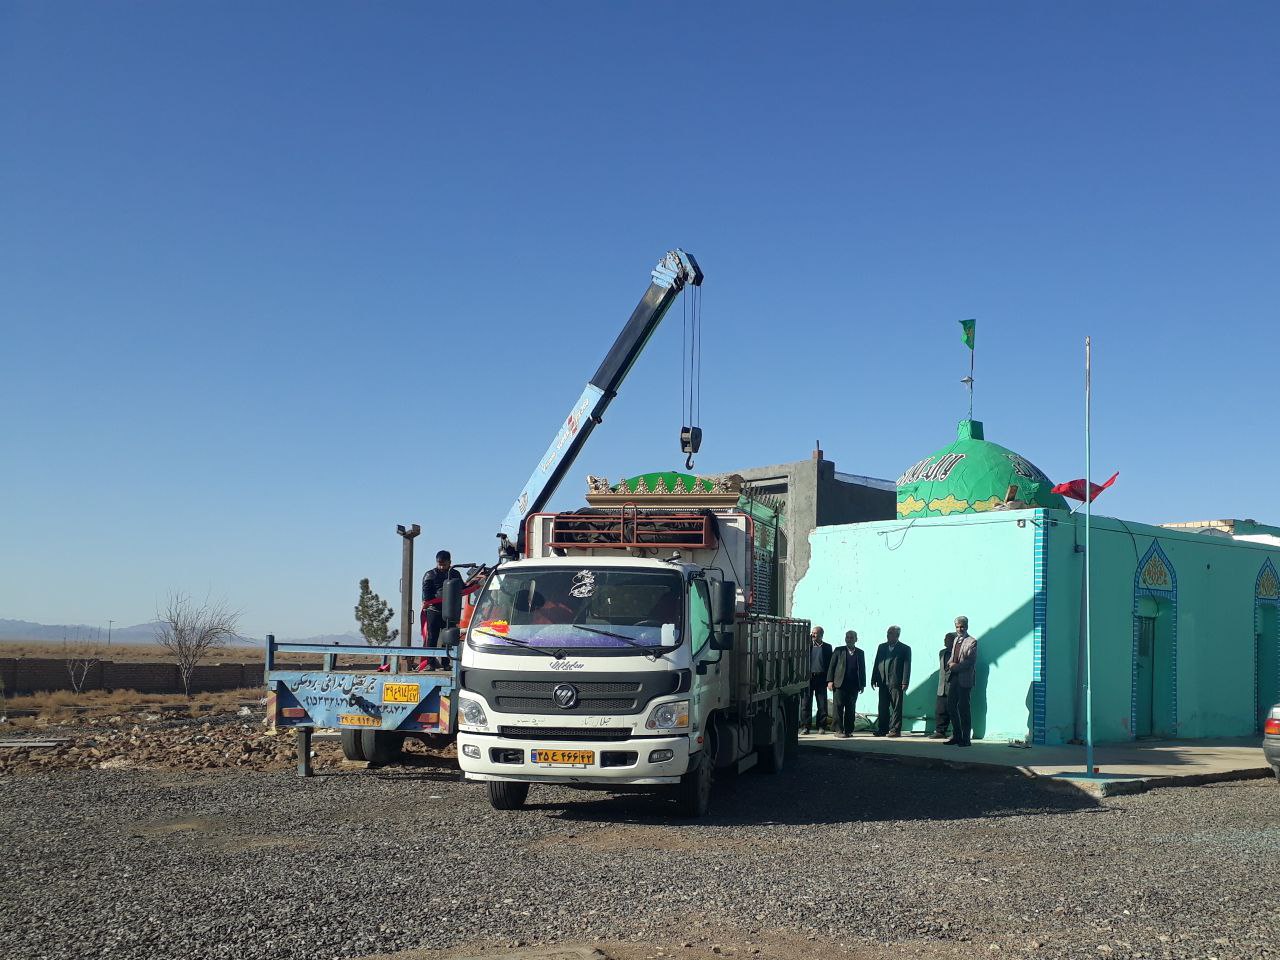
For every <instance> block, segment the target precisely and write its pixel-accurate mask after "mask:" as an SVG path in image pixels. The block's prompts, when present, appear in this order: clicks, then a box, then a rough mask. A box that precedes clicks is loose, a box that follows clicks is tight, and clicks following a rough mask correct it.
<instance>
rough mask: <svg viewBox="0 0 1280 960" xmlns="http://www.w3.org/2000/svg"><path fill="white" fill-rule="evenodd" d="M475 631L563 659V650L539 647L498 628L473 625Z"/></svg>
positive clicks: (552, 657)
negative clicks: (488, 628)
mask: <svg viewBox="0 0 1280 960" xmlns="http://www.w3.org/2000/svg"><path fill="white" fill-rule="evenodd" d="M472 630H473V631H474V632H475V633H487V634H488V635H489V636H491V637H497V638H498V639H499V640H503V641H505V642H507V643H511V644H515V645H516V646H517V647H524V648H525V649H526V650H537V651H538V653H542V654H546V655H547V656H548V657H550V658H551V659H552V660H563V659H564V651H563V650H548V649H547V648H546V647H538V646H535V645H534V644H532V643H526V642H525V641H523V640H517V639H516V638H515V637H509V636H507V635H506V634H505V633H498V632H497V631H496V630H486V629H485V628H484V627H473V628H472Z"/></svg>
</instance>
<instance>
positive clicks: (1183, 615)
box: [792, 421, 1280, 744]
mask: <svg viewBox="0 0 1280 960" xmlns="http://www.w3.org/2000/svg"><path fill="white" fill-rule="evenodd" d="M1051 488H1052V483H1051V482H1050V481H1049V479H1048V477H1046V476H1045V475H1044V474H1043V473H1042V472H1041V471H1040V470H1039V469H1038V468H1036V467H1035V466H1034V465H1033V464H1031V463H1030V461H1028V460H1026V459H1025V458H1024V457H1021V456H1019V455H1018V454H1016V453H1014V452H1013V451H1011V450H1008V449H1006V448H1004V447H1001V446H999V445H998V444H994V443H990V442H989V441H986V440H985V438H984V437H983V430H982V424H981V423H978V422H977V421H962V422H961V424H960V429H959V435H958V439H957V440H956V441H955V442H954V443H953V444H951V445H949V446H948V447H944V448H943V449H942V450H940V451H938V453H936V454H934V455H933V456H932V457H929V458H926V459H925V460H922V461H920V463H917V464H915V465H914V466H913V467H912V468H911V469H910V470H908V471H907V472H906V473H904V474H903V476H902V477H900V478H899V480H898V511H897V512H898V516H897V518H896V519H894V520H881V521H874V522H869V523H848V524H839V525H834V526H823V527H818V528H817V529H815V530H814V531H813V532H812V533H811V534H810V537H809V541H810V560H809V567H808V571H807V572H806V574H805V576H804V577H803V579H801V580H800V581H799V583H798V584H797V585H796V589H795V594H794V600H793V604H792V612H793V614H794V615H795V616H799V617H805V618H808V619H809V620H811V621H812V622H813V623H815V624H821V625H822V626H823V627H825V628H826V630H827V635H828V638H829V639H831V640H832V641H833V642H837V643H838V642H839V638H841V637H843V635H844V631H845V630H846V629H850V628H852V629H855V630H857V631H858V636H859V644H860V646H862V647H863V648H864V649H865V650H866V651H867V656H868V660H870V658H871V657H872V656H873V655H874V651H875V647H876V645H877V644H878V643H880V642H881V641H882V640H883V639H884V635H885V630H886V629H887V628H888V627H889V626H890V625H892V624H896V625H899V626H901V627H902V641H903V642H905V643H907V644H908V645H909V646H910V647H911V649H912V661H913V668H912V682H911V687H910V689H909V690H908V694H907V699H906V703H905V705H904V712H905V713H906V714H907V715H908V716H911V717H916V718H927V721H926V722H928V723H931V722H932V716H933V708H934V697H935V695H936V691H937V678H938V653H939V651H940V650H941V649H942V638H943V634H944V633H946V632H947V631H948V630H951V629H952V621H953V620H954V619H955V617H956V616H957V615H960V614H963V615H966V616H968V617H969V623H970V629H971V630H972V632H973V633H974V635H975V636H977V637H978V638H979V641H980V643H979V666H978V683H977V686H976V687H975V689H974V694H973V716H974V736H975V737H978V738H982V739H986V740H997V741H1000V740H1015V739H1016V740H1026V741H1028V742H1033V743H1045V744H1058V743H1065V742H1068V741H1071V740H1073V739H1079V738H1081V737H1082V736H1083V732H1084V722H1085V717H1084V697H1083V685H1082V679H1083V676H1084V633H1083V624H1082V616H1081V614H1082V606H1083V573H1084V516H1083V514H1082V513H1075V514H1073V513H1071V512H1070V510H1069V509H1068V508H1067V505H1066V503H1065V502H1064V501H1063V500H1062V498H1061V497H1060V496H1058V495H1057V494H1054V493H1052V489H1051ZM1103 502H1104V503H1105V499H1104V500H1103ZM1095 509H1096V507H1095ZM1091 543H1092V548H1093V560H1092V577H1091V596H1092V604H1093V617H1092V644H1091V652H1092V675H1093V697H1092V700H1093V730H1094V739H1095V740H1096V741H1097V742H1108V741H1124V740H1131V739H1135V738H1140V737H1160V738H1179V739H1184V738H1207V737H1239V736H1247V735H1249V734H1252V733H1254V732H1255V731H1257V730H1259V729H1260V727H1261V717H1262V714H1263V712H1264V711H1265V709H1266V708H1267V707H1269V706H1270V705H1271V704H1272V703H1274V702H1277V701H1280V575H1278V571H1280V546H1277V545H1275V544H1273V543H1267V542H1257V541H1254V540H1243V539H1237V538H1234V537H1231V536H1222V535H1214V536H1210V535H1205V534H1204V533H1199V532H1194V531H1193V530H1190V529H1171V528H1168V527H1158V526H1150V525H1147V524H1140V523H1131V522H1127V521H1124V520H1119V519H1114V518H1111V517H1102V516H1098V515H1097V514H1096V513H1095V515H1094V517H1093V525H1092V531H1091ZM868 665H869V664H868ZM859 709H860V710H862V711H863V712H874V710H875V700H874V695H873V693H872V691H870V690H868V691H867V692H865V693H864V694H863V695H862V698H861V701H860V702H859Z"/></svg>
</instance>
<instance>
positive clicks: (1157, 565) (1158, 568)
mask: <svg viewBox="0 0 1280 960" xmlns="http://www.w3.org/2000/svg"><path fill="white" fill-rule="evenodd" d="M1140 597H1155V598H1156V599H1158V600H1168V601H1169V603H1170V605H1171V608H1172V624H1171V626H1172V634H1173V636H1172V639H1171V640H1170V650H1169V655H1170V657H1171V658H1172V660H1173V664H1172V669H1171V671H1170V675H1171V678H1172V679H1171V681H1170V682H1171V683H1172V685H1173V691H1172V693H1173V729H1174V733H1175V734H1176V733H1177V730H1178V573H1177V571H1176V570H1174V569H1173V564H1172V563H1170V562H1169V557H1168V555H1167V554H1166V553H1165V552H1164V548H1163V547H1161V546H1160V541H1159V540H1152V541H1151V546H1150V547H1148V548H1147V552H1146V553H1145V554H1143V556H1142V560H1141V561H1139V563H1138V569H1137V570H1136V571H1134V574H1133V648H1132V655H1131V657H1130V660H1129V733H1130V735H1131V736H1132V737H1133V738H1134V739H1137V736H1138V631H1139V624H1138V599H1139V598H1140Z"/></svg>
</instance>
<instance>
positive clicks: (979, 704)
mask: <svg viewBox="0 0 1280 960" xmlns="http://www.w3.org/2000/svg"><path fill="white" fill-rule="evenodd" d="M981 608H982V604H981V603H980V602H979V603H975V604H971V605H970V604H965V603H960V604H958V605H957V609H956V616H959V615H960V614H962V613H964V614H965V615H966V616H968V617H969V628H970V629H971V630H972V631H973V634H974V636H976V637H977V638H978V671H977V678H976V682H975V683H974V687H973V697H972V699H971V701H970V702H971V704H972V707H973V736H974V739H975V740H978V739H982V738H983V737H985V736H986V734H987V716H988V713H989V710H990V704H989V702H988V696H987V687H988V681H989V680H990V675H991V667H992V665H993V664H995V663H999V662H1000V660H1001V658H1003V657H1005V656H1007V655H1008V654H1009V653H1011V652H1012V651H1013V650H1014V649H1015V648H1016V647H1017V646H1018V645H1019V644H1020V643H1022V642H1023V641H1024V640H1026V641H1027V642H1030V637H1031V631H1032V627H1033V624H1034V622H1033V616H1034V609H1035V605H1034V601H1033V600H1032V599H1031V598H1030V597H1028V599H1027V601H1026V603H1024V604H1022V605H1021V606H1019V607H1018V609H1017V610H1014V611H1013V612H1012V613H1010V614H1009V615H1008V616H1007V617H1005V618H1004V619H1003V620H1001V621H1000V622H999V623H997V624H995V626H992V627H989V628H987V629H983V624H982V620H981ZM966 609H967V610H969V611H973V612H968V613H966V612H965V611H966ZM950 629H952V624H951V623H949V622H948V623H946V624H944V625H943V627H942V629H941V630H940V631H939V632H938V639H937V641H936V642H934V643H932V644H931V645H930V646H929V647H928V648H927V650H925V651H921V650H919V649H917V647H916V646H912V648H911V661H912V666H913V668H914V667H916V666H917V665H919V664H921V663H922V662H923V663H937V662H938V651H940V650H941V649H942V635H943V634H944V633H946V632H947V631H948V630H950ZM903 640H904V641H906V637H903ZM918 642H919V641H918V640H917V643H918ZM871 657H872V659H874V657H875V653H874V651H873V652H872V654H871ZM868 666H870V664H868ZM1030 669H1031V665H1030V658H1028V663H1027V670H1028V672H1029V671H1030ZM1028 679H1029V678H1028ZM917 684H918V685H917V686H915V687H914V688H913V689H912V690H910V691H908V694H907V702H906V703H905V704H904V705H903V712H904V713H907V714H910V715H912V716H923V717H932V716H933V711H934V705H935V703H936V697H937V693H938V670H937V668H936V667H935V668H934V669H933V670H932V671H930V673H929V675H928V677H927V679H925V680H924V681H923V682H920V681H917ZM1011 702H1012V700H1011ZM1025 709H1026V724H1025V726H1026V729H1027V731H1028V732H1029V731H1030V730H1031V692H1030V685H1029V684H1028V693H1027V697H1026V702H1025Z"/></svg>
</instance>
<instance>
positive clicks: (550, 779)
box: [458, 732, 696, 786]
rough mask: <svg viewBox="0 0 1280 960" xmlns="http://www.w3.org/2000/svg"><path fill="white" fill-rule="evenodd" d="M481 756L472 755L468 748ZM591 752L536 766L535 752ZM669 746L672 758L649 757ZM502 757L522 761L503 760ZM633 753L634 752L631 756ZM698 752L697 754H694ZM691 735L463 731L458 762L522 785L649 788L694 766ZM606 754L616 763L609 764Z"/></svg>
mask: <svg viewBox="0 0 1280 960" xmlns="http://www.w3.org/2000/svg"><path fill="white" fill-rule="evenodd" d="M469 747H470V748H472V752H477V751H478V752H479V754H480V756H479V757H478V758H477V757H470V756H467V750H468V748H469ZM535 749H536V750H591V751H592V752H593V753H594V762H593V763H591V764H590V765H587V766H574V767H560V766H554V767H553V766H544V765H542V764H535V763H533V762H532V760H531V759H530V751H531V750H535ZM660 750H670V751H671V758H670V759H669V760H650V759H649V758H650V756H651V755H652V754H653V753H654V751H660ZM495 753H496V754H498V755H499V756H506V757H507V758H513V757H515V756H516V755H517V754H518V756H519V761H520V762H519V763H504V762H500V761H499V760H497V759H495ZM631 755H634V756H631ZM695 756H696V755H695ZM690 757H691V754H690V751H689V737H688V736H674V737H671V736H668V737H636V738H633V739H629V740H602V741H583V740H556V739H554V738H550V737H548V738H547V739H545V740H543V739H537V740H526V739H523V738H521V739H515V738H512V737H501V736H493V735H490V734H479V733H462V732H460V733H459V734H458V764H459V766H461V767H462V770H463V773H464V774H465V775H466V777H467V779H468V780H515V781H519V782H521V783H584V784H590V783H595V784H606V785H607V784H616V785H618V786H624V785H634V786H649V785H658V784H668V783H679V782H680V777H681V776H682V775H683V774H684V773H686V772H687V771H688V770H689V767H690ZM606 758H608V759H609V760H612V761H613V762H614V765H610V766H604V765H603V764H604V763H605V761H606Z"/></svg>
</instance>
